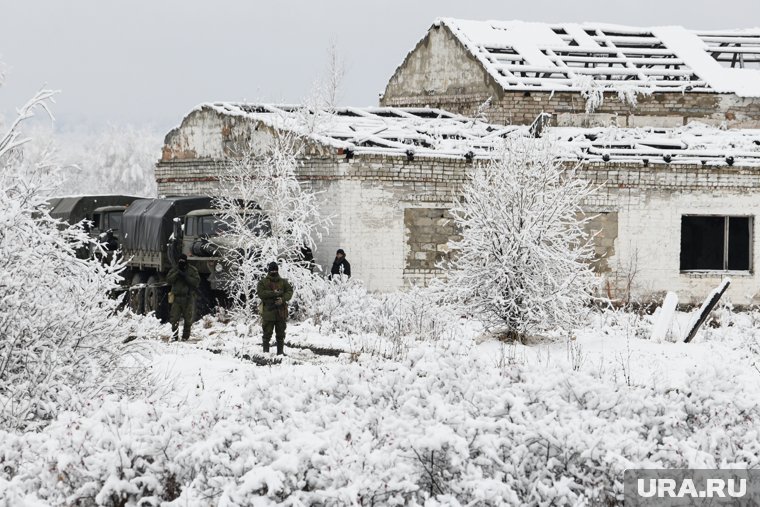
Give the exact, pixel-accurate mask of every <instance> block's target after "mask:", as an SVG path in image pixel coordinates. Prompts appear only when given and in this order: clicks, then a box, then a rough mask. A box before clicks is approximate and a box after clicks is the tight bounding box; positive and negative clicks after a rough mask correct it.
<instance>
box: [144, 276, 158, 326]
mask: <svg viewBox="0 0 760 507" xmlns="http://www.w3.org/2000/svg"><path fill="white" fill-rule="evenodd" d="M160 302H161V287H158V277H157V276H156V275H151V276H149V277H148V282H147V287H145V314H146V315H147V314H149V313H151V312H152V313H154V314H155V316H156V317H158V308H159V304H160Z"/></svg>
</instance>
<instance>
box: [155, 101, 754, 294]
mask: <svg viewBox="0 0 760 507" xmlns="http://www.w3.org/2000/svg"><path fill="white" fill-rule="evenodd" d="M303 114H304V111H303V110H302V109H299V108H296V107H292V106H291V107H284V106H279V107H278V106H271V105H256V104H232V103H214V104H204V105H201V106H199V107H197V108H196V109H195V110H193V111H192V112H190V113H189V114H188V115H187V116H186V117H185V118H184V120H183V121H182V123H181V124H180V125H179V127H177V128H176V129H174V130H172V131H171V132H170V133H169V134H168V135H167V136H166V140H165V146H164V151H163V156H162V159H161V160H160V161H159V163H158V164H157V167H156V179H157V183H158V188H159V193H160V194H163V195H169V194H172V195H177V194H180V195H189V194H209V195H213V194H214V193H215V191H216V189H217V188H218V187H217V185H218V183H217V180H218V175H219V171H223V170H224V165H225V163H227V160H228V157H229V156H231V154H232V147H234V146H238V145H239V144H240V143H241V142H244V143H249V144H250V146H252V147H254V148H255V147H263V146H266V145H267V143H268V142H269V141H271V139H272V136H276V135H279V134H280V133H282V132H283V131H296V133H298V134H299V135H302V136H304V137H303V138H304V140H305V141H304V142H306V143H307V148H306V150H305V151H304V152H303V155H302V156H301V158H300V162H301V166H300V168H299V174H298V176H299V179H300V180H301V181H302V182H303V183H304V184H305V185H306V186H308V187H309V188H311V189H312V190H314V191H317V192H320V193H319V198H320V200H321V203H322V208H323V211H324V212H325V213H326V214H329V215H332V216H333V221H334V224H333V227H331V228H330V231H329V234H328V235H327V236H326V237H325V238H324V239H323V241H322V243H321V244H320V245H319V248H318V250H317V252H316V260H317V262H318V263H319V264H320V265H322V266H324V267H326V266H328V265H329V262H330V261H331V258H332V255H333V253H334V252H335V250H336V249H337V248H339V247H341V248H345V249H346V251H347V253H348V256H349V258H350V260H351V262H352V266H353V271H354V274H355V276H357V277H358V278H360V279H362V280H363V281H365V282H366V284H367V285H368V286H369V288H371V289H373V290H383V291H388V290H394V289H398V288H401V287H403V286H405V285H408V284H410V283H426V282H427V281H428V280H429V279H430V278H431V277H435V276H438V275H439V274H440V273H439V271H438V269H437V266H436V264H437V262H438V261H440V260H442V259H444V258H445V257H446V256H447V255H448V254H449V251H448V248H449V247H448V242H449V240H450V239H452V238H455V237H456V233H457V231H456V230H455V229H454V227H453V223H452V221H451V220H450V218H449V216H448V213H447V210H448V208H449V207H450V205H451V203H452V201H453V200H454V199H455V198H456V197H457V195H458V194H459V189H460V188H461V185H462V183H463V182H464V181H465V179H466V177H467V173H468V171H470V170H471V169H472V167H473V166H474V165H477V164H482V163H485V162H486V161H487V160H488V158H489V157H490V156H491V149H492V147H493V145H494V143H497V142H500V141H501V139H502V138H503V137H505V136H517V135H519V136H529V135H531V132H530V129H529V128H528V127H526V126H505V125H497V124H489V123H484V122H482V121H477V120H473V119H471V118H467V117H464V116H460V115H457V114H454V113H449V112H446V111H443V110H439V109H423V108H406V109H404V108H340V109H338V110H335V111H330V112H327V111H322V112H314V111H312V112H311V113H310V114H317V115H319V117H320V118H319V119H318V121H315V122H311V123H312V124H316V125H318V127H317V128H316V129H313V130H311V131H303V130H299V128H300V127H298V125H299V121H300V120H299V118H301V115H303ZM543 135H544V136H549V137H551V138H552V139H553V140H554V141H555V143H556V145H557V146H558V149H559V150H560V153H561V156H562V158H563V160H565V163H566V164H567V165H568V167H574V168H575V167H577V175H578V177H581V178H585V179H588V180H589V181H591V182H592V183H593V184H594V185H596V186H598V187H599V190H598V191H597V192H596V193H595V194H594V196H593V197H591V198H590V199H589V200H588V201H587V202H585V203H584V209H585V211H586V212H587V213H589V214H591V215H594V216H595V218H594V220H593V221H592V223H591V226H590V232H593V233H595V234H596V235H595V237H594V242H595V248H596V252H597V257H598V259H597V261H596V263H595V269H596V270H597V272H598V273H599V275H600V276H602V277H603V278H604V280H603V287H604V289H603V290H604V291H605V292H606V294H607V295H609V296H611V297H613V298H619V299H620V298H627V297H628V296H629V295H630V296H633V297H650V296H657V295H661V294H662V293H663V292H664V291H667V290H675V291H677V292H678V293H679V296H680V298H681V301H682V302H689V301H691V302H697V301H699V300H700V299H701V298H702V297H703V296H704V294H706V293H707V292H709V290H710V289H712V288H713V287H714V286H716V285H717V284H718V283H719V281H720V280H721V278H722V277H723V276H725V275H726V274H727V273H730V274H731V276H732V278H733V280H734V283H733V284H732V286H731V288H730V289H729V292H730V293H729V296H730V297H731V299H732V300H733V301H734V302H735V303H740V304H746V303H749V302H751V301H752V299H753V297H754V295H755V293H756V292H757V287H758V286H760V279H759V278H758V276H757V274H756V273H757V270H756V268H755V258H754V251H755V245H756V237H757V235H756V234H755V219H754V217H755V216H758V215H760V199H758V198H757V196H758V192H759V191H760V172H758V171H759V170H760V131H758V130H733V131H726V130H721V129H717V128H714V127H711V126H708V125H704V124H691V125H688V126H686V127H680V128H648V129H626V128H613V129H610V128H603V127H597V128H579V127H551V128H547V129H545V131H544V134H543Z"/></svg>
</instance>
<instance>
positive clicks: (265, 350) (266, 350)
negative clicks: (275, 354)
mask: <svg viewBox="0 0 760 507" xmlns="http://www.w3.org/2000/svg"><path fill="white" fill-rule="evenodd" d="M261 346H262V347H264V352H266V353H269V342H268V341H267V342H264V343H262V344H261Z"/></svg>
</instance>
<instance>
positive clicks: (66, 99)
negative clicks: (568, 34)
mask: <svg viewBox="0 0 760 507" xmlns="http://www.w3.org/2000/svg"><path fill="white" fill-rule="evenodd" d="M439 16H452V17H460V18H469V19H522V20H526V21H549V22H559V21H570V22H583V21H601V22H608V23H618V24H628V25H634V26H651V25H674V24H678V25H683V26H686V27H689V28H704V29H719V28H747V27H753V26H758V25H760V0H720V1H715V0H710V1H707V0H626V1H623V2H621V1H615V0H552V1H549V0H526V1H508V0H499V1H496V0H480V1H478V0H458V1H452V0H383V1H375V2H361V1H357V0H279V1H277V0H270V1H266V2H261V1H253V0H238V1H232V0H216V1H213V2H212V1H202V0H150V1H149V0H130V1H128V2H127V1H118V0H109V1H104V0H66V1H62V0H23V1H21V0H0V61H3V62H5V73H6V79H5V81H6V82H5V84H4V85H3V86H2V88H0V112H2V113H3V114H4V115H6V117H7V116H8V115H9V114H10V113H11V112H12V111H13V110H14V108H15V107H17V106H18V105H20V104H21V103H23V102H24V100H25V99H26V98H28V97H29V96H30V95H31V94H33V93H34V91H36V90H37V89H38V88H40V87H42V86H48V87H50V88H54V89H57V90H61V94H60V96H59V97H58V99H57V104H56V105H55V114H56V116H57V118H58V123H59V126H63V127H64V128H65V127H68V126H72V125H87V126H92V127H97V126H98V125H102V124H104V123H108V122H111V123H115V124H121V123H127V122H128V123H135V124H151V125H153V126H154V127H156V128H158V129H160V130H167V129H169V128H171V127H173V126H175V125H177V124H178V123H179V121H180V120H181V119H182V116H183V115H184V114H186V113H187V112H188V110H189V109H191V108H192V107H193V106H195V105H196V104H198V103H200V102H206V101H216V100H249V101H276V102H279V101H286V102H298V101H300V100H301V99H302V98H303V97H304V96H305V95H307V94H308V92H309V90H310V89H311V87H312V84H313V82H314V81H315V79H316V78H317V77H318V75H319V74H320V73H321V72H323V71H324V69H325V67H326V60H327V48H328V47H329V45H330V42H331V41H334V42H335V44H336V46H337V48H338V52H339V53H340V54H341V56H342V58H343V60H344V61H345V65H346V71H347V72H346V76H345V79H344V81H343V91H342V94H341V97H340V102H341V103H342V104H350V105H356V106H366V105H376V103H377V98H378V94H379V93H380V92H382V91H383V88H384V86H385V83H386V82H387V80H388V78H389V77H390V76H391V74H392V73H393V71H394V70H395V68H396V67H397V66H398V65H399V64H400V63H401V62H402V61H403V59H404V57H405V56H406V54H407V52H408V51H409V50H411V49H412V48H413V47H414V45H415V44H416V43H417V41H418V40H419V39H421V38H422V37H423V36H424V34H425V32H426V31H427V29H428V28H429V26H430V24H431V23H432V21H433V20H434V19H435V18H436V17H439Z"/></svg>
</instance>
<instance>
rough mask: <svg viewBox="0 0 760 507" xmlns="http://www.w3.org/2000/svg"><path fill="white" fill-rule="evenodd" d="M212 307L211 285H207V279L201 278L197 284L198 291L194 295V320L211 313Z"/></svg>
mask: <svg viewBox="0 0 760 507" xmlns="http://www.w3.org/2000/svg"><path fill="white" fill-rule="evenodd" d="M213 308H214V294H213V291H212V290H211V285H209V283H208V280H206V279H205V278H201V284H200V285H199V286H198V293H197V295H196V296H195V320H199V319H200V318H201V317H203V316H204V315H207V314H209V313H211V310H212V309H213Z"/></svg>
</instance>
